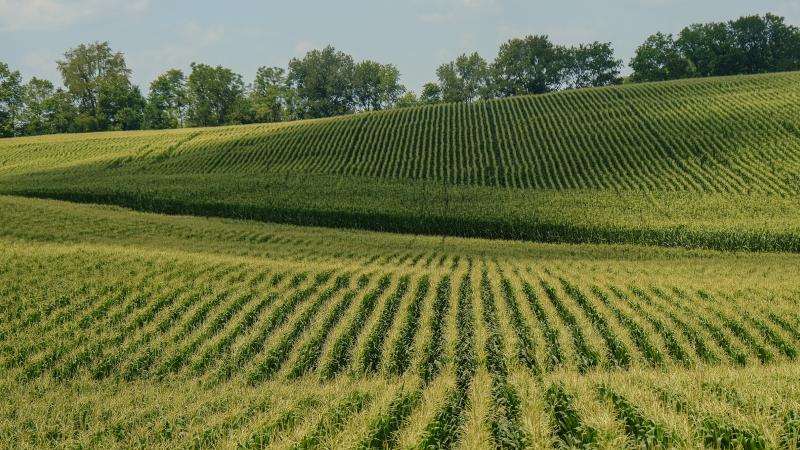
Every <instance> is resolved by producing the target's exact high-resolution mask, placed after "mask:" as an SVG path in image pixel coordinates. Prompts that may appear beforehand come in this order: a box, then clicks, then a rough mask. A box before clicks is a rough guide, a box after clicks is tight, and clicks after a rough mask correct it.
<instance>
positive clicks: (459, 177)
mask: <svg viewBox="0 0 800 450" xmlns="http://www.w3.org/2000/svg"><path fill="white" fill-rule="evenodd" d="M799 118H800V74H798V73H785V74H777V75H758V76H741V77H726V78H708V79H697V80H686V81H679V82H667V83H657V84H642V85H630V86H628V85H626V86H618V87H611V88H598V89H584V90H577V91H567V92H560V93H554V94H548V95H540V96H529V97H516V98H510V99H502V100H493V101H489V102H485V103H476V104H470V105H466V104H458V105H452V104H451V105H436V106H429V107H420V108H414V109H402V110H392V111H385V112H378V113H367V114H357V115H353V116H346V117H339V118H332V119H322V120H314V121H301V122H291V123H283V124H274V125H256V126H238V127H224V128H210V129H183V130H172V131H147V132H123V133H98V134H88V135H60V136H49V137H38V138H22V139H10V140H2V141H0V192H2V193H7V194H16V195H25V196H33V197H46V198H56V199H65V200H73V201H79V202H95V203H108V204H117V205H121V206H127V207H132V208H135V209H139V210H146V211H154V212H166V213H180V214H193V215H208V216H223V217H237V218H252V219H258V220H265V221H275V222H285V223H295V224H305V225H324V226H333V227H348V228H366V229H373V230H384V231H397V232H409V233H423V234H442V235H454V236H478V237H489V238H510V239H523V240H534V241H544V242H576V243H578V242H621V243H622V242H630V243H642V244H658V245H673V246H675V245H677V246H699V247H709V248H717V249H753V250H782V251H800V202H799V201H798V200H797V194H798V193H800V119H799Z"/></svg>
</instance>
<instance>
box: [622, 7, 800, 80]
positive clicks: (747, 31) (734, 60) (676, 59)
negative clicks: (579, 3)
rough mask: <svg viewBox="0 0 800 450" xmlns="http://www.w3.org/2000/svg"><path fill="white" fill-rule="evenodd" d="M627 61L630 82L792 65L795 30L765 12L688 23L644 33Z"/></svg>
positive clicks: (798, 46)
mask: <svg viewBox="0 0 800 450" xmlns="http://www.w3.org/2000/svg"><path fill="white" fill-rule="evenodd" d="M630 65H631V68H632V69H633V70H634V74H633V75H632V77H631V78H632V79H633V80H634V81H662V80H675V79H679V78H686V77H694V76H698V77H708V76H724V75H740V74H752V73H767V72H783V71H789V70H798V69H800V29H798V28H797V27H795V26H792V25H787V24H786V23H785V20H784V18H783V17H779V16H776V15H773V14H769V13H767V14H766V15H764V16H759V15H755V16H743V17H740V18H738V19H736V20H731V21H728V22H724V23H723V22H710V23H702V24H700V23H699V24H694V25H690V26H688V27H685V28H684V29H683V30H681V32H680V33H679V34H678V36H677V39H674V38H673V36H672V35H668V34H663V33H656V34H654V35H652V36H650V37H648V38H647V40H646V41H645V42H644V43H643V44H642V45H641V46H640V47H639V48H638V49H637V50H636V56H634V58H633V59H632V60H631V64H630Z"/></svg>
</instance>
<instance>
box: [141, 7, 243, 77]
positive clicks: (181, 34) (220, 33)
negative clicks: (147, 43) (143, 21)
mask: <svg viewBox="0 0 800 450" xmlns="http://www.w3.org/2000/svg"><path fill="white" fill-rule="evenodd" d="M174 36H175V37H174V38H173V39H169V40H168V42H166V43H164V44H161V45H159V46H158V47H157V48H151V49H144V50H138V51H132V52H127V53H126V54H125V59H126V60H127V62H128V67H133V68H135V69H134V70H135V72H134V77H136V79H137V80H139V81H142V82H145V80H152V79H154V78H155V77H156V76H158V75H159V74H160V73H162V72H164V71H165V70H167V69H171V68H179V69H180V68H183V69H188V67H189V64H190V63H192V62H198V63H207V64H212V65H215V64H220V63H222V61H218V60H211V59H210V58H209V54H214V52H212V51H211V50H213V49H215V48H217V47H218V46H219V45H220V44H223V43H225V41H226V37H228V36H227V33H226V29H225V28H224V27H223V26H220V25H204V24H200V23H198V22H195V21H193V20H186V21H183V22H180V23H178V24H176V25H175V27H174ZM142 87H143V88H144V89H147V86H142Z"/></svg>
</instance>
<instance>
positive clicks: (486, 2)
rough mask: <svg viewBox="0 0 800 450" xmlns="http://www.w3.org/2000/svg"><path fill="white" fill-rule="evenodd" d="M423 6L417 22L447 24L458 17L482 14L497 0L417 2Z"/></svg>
mask: <svg viewBox="0 0 800 450" xmlns="http://www.w3.org/2000/svg"><path fill="white" fill-rule="evenodd" d="M417 3H418V4H421V5H422V6H423V10H422V12H420V13H419V14H417V20H419V21H420V22H427V23H443V22H448V21H450V20H452V19H454V18H456V17H458V16H459V15H463V14H475V13H484V12H486V11H488V10H491V9H494V8H495V6H497V4H498V3H499V0H433V1H418V2H417Z"/></svg>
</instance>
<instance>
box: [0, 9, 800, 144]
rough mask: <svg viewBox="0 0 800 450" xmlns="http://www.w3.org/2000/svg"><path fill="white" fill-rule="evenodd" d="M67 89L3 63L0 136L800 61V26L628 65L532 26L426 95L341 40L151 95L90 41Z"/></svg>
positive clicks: (731, 29) (191, 75)
mask: <svg viewBox="0 0 800 450" xmlns="http://www.w3.org/2000/svg"><path fill="white" fill-rule="evenodd" d="M56 64H57V67H58V70H59V72H60V74H61V81H62V83H63V86H64V87H63V88H61V87H56V86H55V85H54V83H52V82H51V81H48V80H43V79H39V78H35V77H34V78H31V79H30V80H29V81H28V82H27V83H23V81H22V76H21V74H20V72H19V71H12V70H11V69H10V68H9V67H8V65H7V64H4V63H2V62H0V136H4V137H7V136H22V135H37V134H50V133H67V132H85V131H105V130H137V129H164V128H178V127H186V126H217V125H228V124H246V123H264V122H281V121H288V120H297V119H307V118H318V117H330V116H336V115H343V114H351V113H356V112H361V111H376V110H382V109H387V108H403V107H410V106H415V105H419V104H434V103H438V102H474V101H477V100H485V99H491V98H498V97H508V96H514V95H525V94H541V93H546V92H551V91H557V90H562V89H580V88H585V87H594V86H607V85H612V84H619V83H623V82H648V81H664V80H674V79H682V78H691V77H704V76H722V75H736V74H752V73H766V72H778V71H789V70H798V69H800V29H798V28H797V27H795V26H792V25H787V24H786V23H785V19H784V18H783V17H779V16H776V15H773V14H766V15H764V16H760V15H754V16H746V17H741V18H739V19H736V20H731V21H729V22H719V23H717V22H712V23H705V24H695V25H691V26H688V27H686V28H684V29H683V30H681V31H680V33H678V35H677V36H673V35H672V34H665V33H656V34H653V35H651V36H650V37H648V38H647V39H646V40H645V41H644V43H643V44H642V45H641V46H639V47H638V49H637V50H636V52H635V55H634V57H633V58H632V59H631V61H630V63H629V66H630V68H631V69H632V74H631V75H630V76H628V77H626V78H623V77H621V76H620V74H621V70H622V66H623V63H622V61H621V60H619V59H616V58H615V56H614V49H613V48H612V46H611V44H610V43H607V42H606V43H603V42H592V43H586V44H580V45H576V46H562V45H558V44H555V43H553V42H552V41H551V40H550V39H549V37H548V36H545V35H531V36H526V37H524V38H517V39H510V40H509V41H507V42H505V43H503V44H502V45H501V46H500V48H499V50H498V53H497V55H496V57H495V59H494V60H493V61H491V62H489V61H487V60H485V59H484V58H483V57H482V56H481V55H479V54H478V53H477V52H475V53H471V54H462V55H460V56H458V57H457V58H456V59H455V60H453V61H450V62H447V63H445V64H442V65H441V66H439V67H438V68H437V70H436V81H434V82H429V83H426V84H425V85H424V86H423V87H422V90H421V91H420V92H419V95H417V94H416V93H415V92H413V91H409V90H407V89H406V88H405V86H403V85H402V84H401V83H400V71H399V70H398V69H397V67H396V66H394V65H392V64H382V63H379V62H375V61H371V60H364V61H358V62H357V61H355V60H354V58H353V57H352V56H351V55H348V54H346V53H344V52H341V51H338V50H336V49H335V48H333V47H332V46H328V47H325V48H323V49H317V50H312V51H309V52H308V53H306V55H305V56H304V57H303V58H294V59H292V60H291V61H289V63H288V66H287V68H282V67H261V68H259V69H258V70H257V72H256V74H255V78H254V80H253V82H252V83H245V82H244V79H243V78H242V76H241V75H239V74H237V73H235V72H233V71H231V70H230V69H228V68H225V67H222V66H211V65H207V64H201V63H192V64H191V66H190V71H189V72H188V73H184V71H182V70H179V69H171V70H168V71H167V72H165V73H163V74H161V75H159V76H158V77H157V78H156V79H155V80H153V81H152V82H151V83H150V89H149V92H148V93H147V95H146V96H145V95H144V94H143V93H142V92H141V90H140V89H139V87H138V86H136V85H134V84H133V83H132V81H131V69H129V68H128V66H127V64H126V62H125V57H124V55H123V54H122V53H120V52H115V51H114V50H112V48H111V46H110V45H109V43H108V42H95V43H91V44H81V45H79V46H77V47H75V48H72V49H70V50H68V51H67V52H65V53H64V57H63V59H61V60H59V61H57V62H56Z"/></svg>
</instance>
